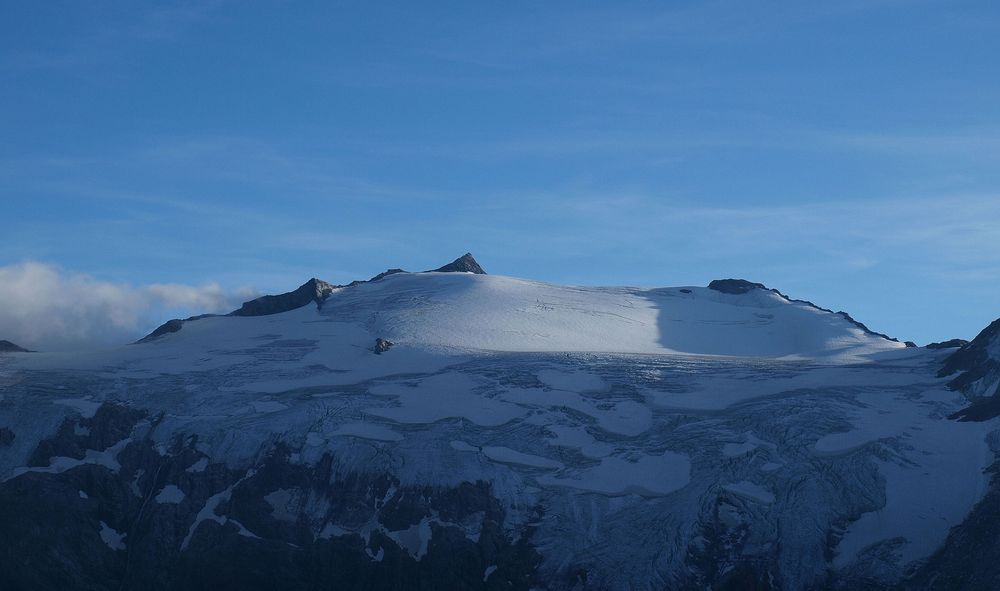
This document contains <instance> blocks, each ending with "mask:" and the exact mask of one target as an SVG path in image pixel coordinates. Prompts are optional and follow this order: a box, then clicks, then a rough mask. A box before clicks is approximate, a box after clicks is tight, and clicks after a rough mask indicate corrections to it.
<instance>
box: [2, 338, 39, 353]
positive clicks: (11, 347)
mask: <svg viewBox="0 0 1000 591" xmlns="http://www.w3.org/2000/svg"><path fill="white" fill-rule="evenodd" d="M31 352H32V351H31V349H25V348H24V347H20V346H18V345H15V344H14V343H12V342H10V341H0V353H31Z"/></svg>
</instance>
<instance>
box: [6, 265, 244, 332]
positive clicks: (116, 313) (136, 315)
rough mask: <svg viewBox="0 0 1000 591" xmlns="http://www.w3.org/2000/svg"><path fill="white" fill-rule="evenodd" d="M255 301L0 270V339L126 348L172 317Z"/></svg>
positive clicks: (209, 289) (43, 269) (213, 290)
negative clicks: (128, 344) (181, 313)
mask: <svg viewBox="0 0 1000 591" xmlns="http://www.w3.org/2000/svg"><path fill="white" fill-rule="evenodd" d="M254 295H255V292H254V290H252V289H243V290H238V291H236V292H230V291H226V290H224V289H223V288H222V287H220V286H219V285H218V284H214V283H210V284H207V285H201V286H192V285H182V284H168V283H154V284H149V285H138V286H135V285H129V284H125V283H113V282H108V281H101V280H99V279H97V278H95V277H92V276H90V275H85V274H81V273H74V272H70V271H66V270H63V269H60V268H59V267H56V266H53V265H49V264H45V263H40V262H34V261H29V262H23V263H19V264H14V265H8V266H5V267H0V302H2V304H3V305H2V306H0V338H2V339H6V340H10V341H13V342H15V343H17V344H19V345H21V346H25V347H29V348H36V349H41V350H66V349H79V348H86V347H94V346H100V345H113V344H121V343H125V342H130V341H132V340H134V339H135V338H136V337H138V336H141V335H142V334H143V332H144V331H146V330H148V329H149V328H150V327H152V326H155V325H156V324H157V323H159V322H162V321H163V320H165V319H166V316H167V315H168V314H171V313H177V312H189V313H194V312H206V313H212V312H215V313H218V312H228V311H231V310H232V309H234V308H236V307H238V305H239V303H240V302H242V301H245V300H246V299H249V298H252V297H253V296H254Z"/></svg>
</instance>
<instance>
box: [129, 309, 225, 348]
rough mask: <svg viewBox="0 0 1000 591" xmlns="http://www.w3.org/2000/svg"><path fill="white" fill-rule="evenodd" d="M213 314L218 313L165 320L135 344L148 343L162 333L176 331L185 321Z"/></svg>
mask: <svg viewBox="0 0 1000 591" xmlns="http://www.w3.org/2000/svg"><path fill="white" fill-rule="evenodd" d="M215 316H218V314H199V315H198V316H191V317H188V318H185V319H183V320H181V319H180V318H174V319H173V320H167V321H166V322H164V323H163V324H161V325H160V326H158V327H156V330H154V331H153V332H151V333H149V334H148V335H146V336H144V337H142V338H141V339H139V340H138V341H136V344H138V343H148V342H150V341H153V340H156V339H157V338H159V337H162V336H163V335H167V334H170V333H173V332H177V331H179V330H180V329H182V328H184V323H185V322H191V321H193V320H201V319H202V318H213V317H215Z"/></svg>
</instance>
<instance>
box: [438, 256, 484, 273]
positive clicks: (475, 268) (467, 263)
mask: <svg viewBox="0 0 1000 591" xmlns="http://www.w3.org/2000/svg"><path fill="white" fill-rule="evenodd" d="M428 272H429V273H475V274H476V275H485V274H486V271H484V270H483V268H482V267H480V266H479V263H477V262H476V259H474V258H473V257H472V253H469V252H467V253H465V254H463V255H462V256H460V257H458V258H457V259H455V260H454V261H452V262H450V263H448V264H447V265H445V266H443V267H439V268H437V269H434V270H433V271H428Z"/></svg>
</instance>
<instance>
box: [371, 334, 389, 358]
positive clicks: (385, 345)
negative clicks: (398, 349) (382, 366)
mask: <svg viewBox="0 0 1000 591" xmlns="http://www.w3.org/2000/svg"><path fill="white" fill-rule="evenodd" d="M391 347H392V341H387V340H385V339H383V338H382V337H379V338H377V339H375V349H374V350H375V354H376V355H381V354H382V353H385V352H386V351H388V350H389V349H390V348H391Z"/></svg>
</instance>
